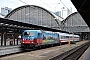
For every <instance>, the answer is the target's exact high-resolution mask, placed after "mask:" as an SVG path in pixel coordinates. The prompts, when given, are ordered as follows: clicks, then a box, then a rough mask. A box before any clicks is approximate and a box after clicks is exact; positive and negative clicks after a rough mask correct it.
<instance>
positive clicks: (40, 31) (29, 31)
mask: <svg viewBox="0 0 90 60" xmlns="http://www.w3.org/2000/svg"><path fill="white" fill-rule="evenodd" d="M30 31H33V32H35V31H37V32H39V33H41V32H42V31H41V30H24V32H30Z"/></svg>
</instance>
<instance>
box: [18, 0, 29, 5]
mask: <svg viewBox="0 0 90 60" xmlns="http://www.w3.org/2000/svg"><path fill="white" fill-rule="evenodd" d="M18 1H20V2H22V3H24V4H27V3H26V2H24V1H22V0H18ZM27 5H28V4H27Z"/></svg>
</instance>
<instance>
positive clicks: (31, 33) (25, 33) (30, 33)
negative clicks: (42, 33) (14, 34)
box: [24, 32, 35, 36]
mask: <svg viewBox="0 0 90 60" xmlns="http://www.w3.org/2000/svg"><path fill="white" fill-rule="evenodd" d="M34 34H35V33H34V32H24V36H34Z"/></svg>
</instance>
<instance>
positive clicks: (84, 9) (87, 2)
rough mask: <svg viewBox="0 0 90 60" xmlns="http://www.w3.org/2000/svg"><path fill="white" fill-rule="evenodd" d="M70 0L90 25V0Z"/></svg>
mask: <svg viewBox="0 0 90 60" xmlns="http://www.w3.org/2000/svg"><path fill="white" fill-rule="evenodd" d="M71 2H72V3H73V4H74V6H75V7H76V9H77V11H78V12H79V13H80V14H81V16H82V18H83V19H84V20H85V22H86V23H87V25H88V26H89V27H90V0H71Z"/></svg>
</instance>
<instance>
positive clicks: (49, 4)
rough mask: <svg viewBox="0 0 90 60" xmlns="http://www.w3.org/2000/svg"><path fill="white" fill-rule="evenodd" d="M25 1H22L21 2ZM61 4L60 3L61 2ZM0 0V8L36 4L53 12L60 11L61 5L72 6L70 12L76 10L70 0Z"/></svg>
mask: <svg viewBox="0 0 90 60" xmlns="http://www.w3.org/2000/svg"><path fill="white" fill-rule="evenodd" d="M21 1H23V2H25V3H26V4H25V3H23V2H21ZM61 1H62V2H63V4H64V5H63V4H62V2H61ZM61 1H60V0H0V8H1V7H9V8H12V9H15V8H17V7H20V6H23V5H27V4H28V5H37V6H41V7H43V8H45V9H47V10H49V11H52V12H55V11H61V10H62V7H65V8H66V7H67V8H70V7H71V8H72V13H73V12H76V11H77V10H76V9H75V7H74V5H73V4H72V2H71V1H70V0H61ZM0 12H1V9H0Z"/></svg>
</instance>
